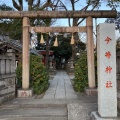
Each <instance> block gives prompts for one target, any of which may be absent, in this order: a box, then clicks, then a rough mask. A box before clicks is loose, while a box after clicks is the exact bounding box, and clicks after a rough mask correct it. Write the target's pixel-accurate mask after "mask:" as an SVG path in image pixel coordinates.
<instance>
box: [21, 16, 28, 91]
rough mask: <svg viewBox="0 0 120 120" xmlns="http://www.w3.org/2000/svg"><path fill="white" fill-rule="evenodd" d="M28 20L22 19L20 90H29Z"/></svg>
mask: <svg viewBox="0 0 120 120" xmlns="http://www.w3.org/2000/svg"><path fill="white" fill-rule="evenodd" d="M28 29H29V19H28V18H27V17H24V18H23V50H22V65H23V67H22V89H25V90H27V89H29V32H28Z"/></svg>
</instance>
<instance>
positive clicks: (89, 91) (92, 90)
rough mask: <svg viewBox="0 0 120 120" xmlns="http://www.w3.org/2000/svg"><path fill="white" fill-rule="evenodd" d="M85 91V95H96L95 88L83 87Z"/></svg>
mask: <svg viewBox="0 0 120 120" xmlns="http://www.w3.org/2000/svg"><path fill="white" fill-rule="evenodd" d="M85 93H86V94H87V95H97V93H98V92H97V88H85Z"/></svg>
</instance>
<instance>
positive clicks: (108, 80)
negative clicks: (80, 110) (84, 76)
mask: <svg viewBox="0 0 120 120" xmlns="http://www.w3.org/2000/svg"><path fill="white" fill-rule="evenodd" d="M97 59H98V61H97V68H98V70H97V71H98V114H99V115H100V117H104V118H106V119H105V120H109V119H110V120H112V119H111V118H113V117H117V89H116V40H115V25H114V24H108V23H103V24H100V25H99V26H98V29H97ZM94 116H96V115H94ZM115 120H116V119H115Z"/></svg>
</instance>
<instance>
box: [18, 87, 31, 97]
mask: <svg viewBox="0 0 120 120" xmlns="http://www.w3.org/2000/svg"><path fill="white" fill-rule="evenodd" d="M32 96H33V89H28V90H23V89H19V90H17V97H19V98H30V97H32Z"/></svg>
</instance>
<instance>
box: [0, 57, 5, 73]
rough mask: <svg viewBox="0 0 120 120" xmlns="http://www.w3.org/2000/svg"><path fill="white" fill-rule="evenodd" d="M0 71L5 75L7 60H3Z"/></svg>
mask: <svg viewBox="0 0 120 120" xmlns="http://www.w3.org/2000/svg"><path fill="white" fill-rule="evenodd" d="M0 64H1V65H0V67H1V68H0V69H1V74H5V69H6V68H5V59H1V63H0Z"/></svg>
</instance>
